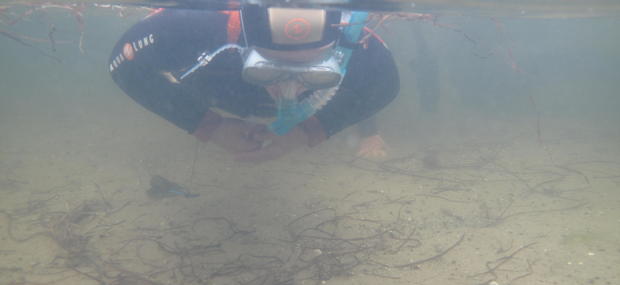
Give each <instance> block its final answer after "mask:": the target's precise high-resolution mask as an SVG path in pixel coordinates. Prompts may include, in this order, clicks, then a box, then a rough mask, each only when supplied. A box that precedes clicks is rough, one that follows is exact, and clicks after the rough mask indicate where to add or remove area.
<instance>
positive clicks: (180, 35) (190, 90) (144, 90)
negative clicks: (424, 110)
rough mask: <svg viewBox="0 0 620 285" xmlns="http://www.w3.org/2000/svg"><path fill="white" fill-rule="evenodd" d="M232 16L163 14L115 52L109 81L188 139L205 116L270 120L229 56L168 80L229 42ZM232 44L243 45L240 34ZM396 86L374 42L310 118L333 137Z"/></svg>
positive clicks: (268, 108) (263, 100)
mask: <svg viewBox="0 0 620 285" xmlns="http://www.w3.org/2000/svg"><path fill="white" fill-rule="evenodd" d="M231 15H233V14H231V13H225V12H218V11H198V10H179V9H166V10H163V11H161V12H159V13H156V14H154V15H151V16H149V17H147V18H145V19H144V20H142V21H140V22H139V23H137V24H136V25H134V26H133V27H132V28H130V29H129V31H127V32H126V33H125V34H124V35H123V36H122V38H121V39H120V40H119V41H118V43H117V44H116V46H115V47H114V50H113V52H112V56H111V58H110V62H109V68H110V73H111V74H112V78H113V79H114V81H115V82H116V83H117V84H118V85H119V86H120V87H121V88H122V89H123V91H125V92H126V93H127V94H128V95H129V96H131V97H132V98H133V99H134V100H135V101H137V102H138V103H140V104H141V105H143V106H144V107H146V108H147V109H149V110H151V111H153V112H155V113H157V114H158V115H160V116H162V117H164V118H165V119H167V120H168V121H170V122H172V123H173V124H175V125H176V126H178V127H180V128H182V129H185V130H187V131H188V132H190V133H193V132H194V130H195V129H196V128H197V127H198V125H199V123H200V122H201V119H202V118H203V116H204V115H205V113H207V112H208V111H209V110H216V111H225V112H227V113H229V114H233V115H235V116H238V117H241V118H248V117H251V116H254V117H263V118H269V117H274V116H275V114H276V108H275V105H274V101H273V100H272V99H271V97H270V96H269V94H268V93H267V91H266V90H265V89H264V88H263V87H261V86H256V85H251V84H249V83H246V82H244V81H243V80H242V78H241V68H242V65H243V63H242V59H241V56H240V55H239V53H238V52H236V51H234V50H228V51H225V52H223V53H221V54H219V55H218V56H216V57H215V58H214V59H213V61H211V62H210V63H209V64H208V65H207V66H206V67H203V68H200V69H198V70H197V71H196V72H194V73H192V74H191V75H189V76H188V77H186V78H185V79H183V80H182V81H180V82H179V81H177V80H176V79H178V76H175V77H172V76H171V75H175V74H176V75H178V74H180V73H182V72H183V71H184V70H187V69H188V68H190V67H192V66H193V65H195V64H196V63H197V58H198V57H199V56H200V55H201V54H202V53H203V52H205V51H207V52H209V51H214V50H216V49H217V48H219V47H221V46H222V45H224V44H227V43H230V41H231V39H230V34H229V33H230V32H229V28H230V27H229V25H230V22H229V20H230V19H229V17H233V16H231ZM248 24H249V25H251V23H246V25H248ZM237 38H238V39H237V40H236V41H237V42H236V43H238V44H240V45H243V44H244V43H243V34H242V33H241V35H240V36H238V37H237ZM399 88H400V84H399V77H398V71H397V69H396V65H395V63H394V59H393V58H392V55H391V53H390V51H389V50H388V49H387V48H386V47H385V46H384V45H383V44H382V43H381V42H380V41H378V40H376V39H374V38H371V40H370V41H369V43H368V47H367V48H365V49H364V48H361V47H360V48H358V49H356V50H355V51H354V53H353V56H352V57H351V60H350V62H349V65H348V70H347V74H346V76H345V78H344V80H343V83H342V85H341V86H340V88H339V90H338V92H337V94H336V95H335V96H334V97H333V98H332V99H331V100H330V101H329V103H328V104H327V105H326V106H324V107H323V108H322V109H321V110H319V111H318V112H317V113H316V115H315V116H316V118H317V119H318V120H319V122H320V124H321V126H322V128H323V130H324V132H325V134H326V135H327V136H330V135H333V134H334V133H337V132H339V131H341V130H342V129H344V128H346V127H348V126H350V125H352V124H355V123H358V122H360V121H362V120H364V119H367V118H369V117H371V116H372V115H373V114H375V113H376V112H377V111H379V110H381V109H382V108H383V107H385V106H386V105H387V104H388V103H389V102H390V101H392V100H393V99H394V98H395V97H396V95H397V93H398V91H399Z"/></svg>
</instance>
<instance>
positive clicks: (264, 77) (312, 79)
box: [242, 49, 343, 89]
mask: <svg viewBox="0 0 620 285" xmlns="http://www.w3.org/2000/svg"><path fill="white" fill-rule="evenodd" d="M242 76H243V79H244V80H245V81H246V82H249V83H252V84H257V85H263V86H265V85H271V84H274V83H278V82H281V81H284V80H291V79H294V80H296V81H299V82H300V83H301V84H302V85H303V86H304V87H306V88H308V89H324V88H330V87H335V86H338V84H339V83H340V80H341V79H342V77H343V74H342V72H341V69H340V65H339V64H338V60H336V57H335V56H334V55H333V54H330V56H328V57H325V58H323V59H321V60H319V61H315V62H312V63H304V64H299V63H288V62H283V61H274V60H269V59H266V58H265V57H263V56H262V55H261V54H260V53H259V52H257V51H256V50H255V49H250V50H249V51H248V55H247V56H246V59H245V62H244V64H243V72H242Z"/></svg>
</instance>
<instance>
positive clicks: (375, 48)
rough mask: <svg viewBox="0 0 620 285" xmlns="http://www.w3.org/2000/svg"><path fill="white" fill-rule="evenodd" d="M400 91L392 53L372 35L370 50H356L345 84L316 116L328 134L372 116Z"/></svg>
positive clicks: (343, 83)
mask: <svg viewBox="0 0 620 285" xmlns="http://www.w3.org/2000/svg"><path fill="white" fill-rule="evenodd" d="M399 91H400V79H399V75H398V69H397V67H396V63H395V62H394V58H393V57H392V54H391V52H390V51H389V50H388V49H387V48H385V46H383V44H382V43H380V42H379V41H378V40H375V39H374V38H372V39H371V40H370V41H369V46H368V48H367V49H361V48H360V49H358V50H355V51H354V53H353V56H352V57H351V60H350V62H349V66H348V69H347V75H346V77H345V78H344V80H343V82H342V86H341V87H340V89H339V90H338V93H336V96H334V98H332V100H331V101H329V103H328V104H327V105H326V106H325V107H323V109H321V110H320V111H319V112H317V114H316V117H317V119H318V120H319V121H320V122H321V126H322V127H323V130H324V131H325V133H326V135H327V136H331V135H333V134H335V133H337V132H339V131H341V130H343V129H344V128H346V127H348V126H351V125H353V124H355V123H358V122H361V121H363V120H365V119H367V118H370V117H371V116H373V115H374V114H376V113H377V112H378V111H380V110H381V109H383V108H384V107H385V106H386V105H387V104H388V103H390V102H391V101H392V100H394V98H396V96H397V95H398V92H399Z"/></svg>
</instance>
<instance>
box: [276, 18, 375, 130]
mask: <svg viewBox="0 0 620 285" xmlns="http://www.w3.org/2000/svg"><path fill="white" fill-rule="evenodd" d="M344 16H345V14H343V17H344ZM367 17H368V13H367V12H351V13H350V18H349V20H348V21H345V22H348V23H349V24H348V25H347V26H346V27H345V28H344V30H343V34H344V37H345V40H346V41H348V42H349V43H356V42H357V41H358V40H359V37H360V35H361V33H362V30H363V28H364V23H365V21H366V18H367ZM335 49H336V56H337V57H338V58H339V63H340V71H341V73H342V78H344V76H345V75H346V72H347V65H348V63H349V59H350V58H351V55H352V54H353V49H351V48H347V47H344V46H342V45H338V46H336V47H335ZM341 83H342V79H341V80H340V83H339V84H338V85H337V86H335V87H331V88H327V89H319V90H316V91H314V92H313V93H312V94H311V95H309V96H308V97H307V98H305V99H303V100H302V101H301V102H298V101H297V99H296V98H288V97H290V96H284V98H280V99H278V100H277V103H278V116H277V119H276V120H275V121H274V122H273V123H271V124H270V125H269V129H270V130H271V131H272V132H274V133H275V134H277V135H284V134H286V133H288V132H289V131H290V130H291V129H293V128H294V127H295V126H296V125H297V124H299V123H301V122H303V121H305V120H307V119H308V118H310V117H312V116H313V115H314V114H315V113H316V112H317V111H318V110H320V109H321V108H323V106H325V104H327V102H329V100H331V99H332V98H333V97H334V95H336V92H337V91H338V88H339V87H340V84H341Z"/></svg>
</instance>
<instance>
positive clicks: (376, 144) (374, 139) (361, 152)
mask: <svg viewBox="0 0 620 285" xmlns="http://www.w3.org/2000/svg"><path fill="white" fill-rule="evenodd" d="M357 156H359V157H363V158H368V159H381V158H385V157H386V156H387V144H386V143H385V141H383V138H381V136H380V135H374V136H370V137H366V138H364V139H362V141H361V142H360V145H359V147H358V150H357Z"/></svg>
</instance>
